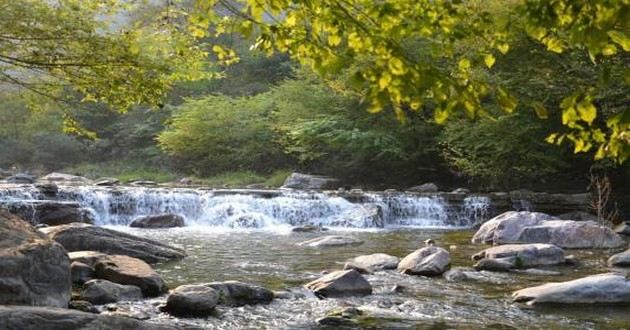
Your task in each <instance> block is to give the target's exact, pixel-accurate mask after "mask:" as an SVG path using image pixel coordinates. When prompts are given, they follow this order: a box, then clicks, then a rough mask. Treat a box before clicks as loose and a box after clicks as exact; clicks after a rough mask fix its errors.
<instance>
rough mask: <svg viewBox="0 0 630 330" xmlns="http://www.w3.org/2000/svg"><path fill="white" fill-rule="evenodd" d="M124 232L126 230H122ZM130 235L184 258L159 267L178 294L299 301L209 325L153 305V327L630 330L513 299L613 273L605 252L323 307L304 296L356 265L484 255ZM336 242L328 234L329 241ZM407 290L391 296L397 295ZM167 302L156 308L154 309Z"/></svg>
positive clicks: (445, 242)
mask: <svg viewBox="0 0 630 330" xmlns="http://www.w3.org/2000/svg"><path fill="white" fill-rule="evenodd" d="M116 229H121V228H118V227H117V228H116ZM123 230H126V231H131V232H132V233H134V234H137V235H140V236H146V237H151V238H154V239H158V240H160V241H163V242H167V243H170V244H173V245H176V246H179V247H181V248H184V249H185V250H186V251H187V253H188V255H189V256H188V257H187V258H185V259H184V260H181V261H177V262H171V263H167V264H161V265H157V266H156V269H157V271H158V272H159V273H160V274H161V275H162V276H164V278H165V279H166V281H167V282H168V284H169V286H170V287H172V288H173V287H176V286H177V285H180V284H185V283H199V282H209V281H223V280H240V281H244V282H249V283H254V284H259V285H263V286H266V287H268V288H270V289H273V290H285V291H291V292H293V294H292V295H291V298H290V299H276V300H274V302H273V303H271V304H269V305H263V306H244V307H240V308H223V307H220V308H219V309H218V311H217V314H216V315H215V317H210V318H208V319H185V320H180V319H175V318H172V317H170V316H168V315H166V314H160V313H158V312H157V308H156V307H155V305H154V304H151V302H144V303H140V304H145V305H144V306H142V308H143V309H145V310H150V311H153V312H152V313H150V314H151V315H152V319H153V321H158V322H177V323H180V324H188V325H192V326H199V327H202V328H216V329H259V328H266V329H294V328H314V327H316V323H315V320H316V319H317V318H319V317H322V316H323V315H325V314H326V312H327V311H329V310H330V309H332V308H335V307H338V306H347V305H354V306H358V307H360V308H361V309H362V310H364V311H366V312H367V314H368V315H370V316H372V317H373V318H372V319H370V320H369V322H368V321H366V322H365V323H364V324H362V325H361V326H362V327H363V328H400V329H453V328H457V329H480V328H490V329H512V328H517V329H523V328H528V329H608V328H610V329H620V328H628V327H630V313H628V307H609V308H603V309H602V308H593V307H583V308H577V309H576V308H574V307H555V308H545V309H539V308H536V309H532V308H526V307H523V306H519V305H514V304H512V303H511V300H510V294H511V292H512V291H514V290H517V289H520V288H523V287H528V286H532V285H538V284H542V283H544V282H550V281H564V280H569V279H574V278H577V277H580V276H584V275H588V274H595V273H601V272H603V271H605V260H606V257H607V255H608V253H607V252H606V251H598V252H593V251H570V253H573V254H575V255H576V256H577V257H578V258H579V259H580V260H581V261H582V265H581V266H579V267H570V266H561V267H554V268H553V270H557V271H560V272H562V274H563V275H561V276H552V277H549V276H534V275H524V274H512V273H510V274H500V275H498V276H499V278H500V281H499V283H500V284H496V283H473V282H460V283H454V282H448V281H446V280H445V279H443V278H441V277H438V278H425V277H417V276H407V275H401V274H398V273H396V272H394V271H387V272H378V273H376V274H373V275H369V276H367V279H368V280H369V281H370V283H371V284H372V285H373V287H374V294H373V295H371V296H367V297H361V298H344V299H327V300H319V299H317V298H315V297H314V296H313V295H311V294H309V293H308V292H306V291H305V290H303V289H302V288H301V286H302V285H303V284H305V283H306V282H308V281H311V280H313V279H315V278H317V277H319V276H320V275H321V272H322V271H323V270H333V269H340V268H341V267H343V262H344V261H345V260H346V259H348V258H351V257H355V256H357V255H360V254H369V253H377V252H382V253H388V254H391V255H396V256H399V257H404V256H405V255H406V254H408V253H410V252H412V251H413V250H415V249H417V248H419V247H421V246H422V245H423V243H422V242H423V241H424V240H426V239H428V238H432V239H434V240H435V241H436V244H438V245H440V246H443V247H445V248H447V249H449V250H450V252H451V257H452V259H453V266H464V267H465V266H471V265H472V261H471V260H470V256H471V255H472V254H473V253H475V252H478V251H479V250H481V249H482V248H484V247H483V246H475V245H472V244H470V237H471V235H472V232H470V231H467V230H466V231H463V230H457V231H453V230H451V231H447V230H420V229H398V230H389V231H383V230H381V231H346V232H332V233H330V234H342V235H352V236H355V237H357V238H359V239H361V240H363V241H365V243H364V244H362V245H358V246H347V247H338V248H328V249H313V248H307V247H299V246H297V245H296V243H298V242H301V241H304V240H307V239H311V238H314V237H317V236H320V235H321V234H319V233H291V232H290V231H289V230H288V229H285V230H280V231H260V230H259V231H226V230H223V231H217V230H213V229H210V228H209V227H197V228H195V227H187V228H180V229H170V230H131V229H128V228H124V229H123ZM326 234H329V233H326ZM395 285H398V286H401V287H402V288H403V290H401V291H400V292H399V291H396V292H393V291H392V290H391V288H392V287H393V286H395ZM163 299H164V298H163V297H162V298H158V299H157V300H156V301H154V302H155V303H156V304H157V302H159V301H162V300H163Z"/></svg>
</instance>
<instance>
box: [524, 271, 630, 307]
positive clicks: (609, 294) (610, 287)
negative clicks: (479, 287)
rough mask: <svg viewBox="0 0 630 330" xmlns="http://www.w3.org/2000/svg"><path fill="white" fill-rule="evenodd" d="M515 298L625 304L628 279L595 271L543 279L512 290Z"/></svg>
mask: <svg viewBox="0 0 630 330" xmlns="http://www.w3.org/2000/svg"><path fill="white" fill-rule="evenodd" d="M512 299H513V300H514V301H515V302H524V303H527V304H528V305H538V304H603V305H610V304H628V303H630V279H628V278H626V276H624V275H622V274H614V273H608V274H598V275H592V276H587V277H584V278H580V279H576V280H572V281H567V282H559V283H547V284H543V285H540V286H535V287H531V288H526V289H522V290H518V291H516V292H514V293H513V294H512Z"/></svg>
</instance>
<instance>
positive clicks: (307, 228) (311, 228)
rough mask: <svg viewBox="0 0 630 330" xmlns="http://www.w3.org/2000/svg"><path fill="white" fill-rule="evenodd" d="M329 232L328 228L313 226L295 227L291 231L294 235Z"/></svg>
mask: <svg viewBox="0 0 630 330" xmlns="http://www.w3.org/2000/svg"><path fill="white" fill-rule="evenodd" d="M327 230H328V228H326V227H321V226H313V225H306V226H299V227H293V229H291V231H292V232H294V233H312V232H318V231H327Z"/></svg>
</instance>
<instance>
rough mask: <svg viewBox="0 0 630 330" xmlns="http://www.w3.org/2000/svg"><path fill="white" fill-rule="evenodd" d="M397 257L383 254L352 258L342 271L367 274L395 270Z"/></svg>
mask: <svg viewBox="0 0 630 330" xmlns="http://www.w3.org/2000/svg"><path fill="white" fill-rule="evenodd" d="M399 261H400V259H398V257H394V256H390V255H389V254H385V253H374V254H368V255H363V256H358V257H355V258H352V259H350V260H348V261H347V262H346V264H345V265H344V267H343V269H356V270H357V271H359V272H360V273H363V274H369V273H373V272H375V271H379V270H384V269H396V267H398V262H399Z"/></svg>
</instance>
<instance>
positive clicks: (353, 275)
mask: <svg viewBox="0 0 630 330" xmlns="http://www.w3.org/2000/svg"><path fill="white" fill-rule="evenodd" d="M305 288H306V289H308V290H310V291H312V292H313V293H314V294H315V295H316V296H318V297H320V298H334V297H346V296H365V295H369V294H372V285H370V283H369V282H368V281H367V280H366V279H365V278H364V277H363V276H362V275H361V274H360V273H359V272H357V271H356V270H354V269H350V270H339V271H335V272H332V273H330V274H326V275H324V276H322V277H320V278H318V279H316V280H315V281H312V282H310V283H308V284H306V285H305Z"/></svg>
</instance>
